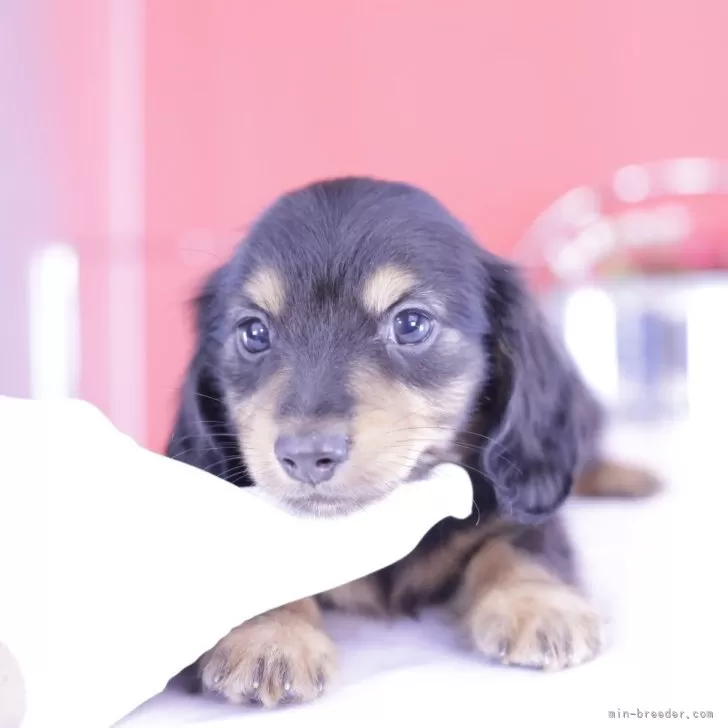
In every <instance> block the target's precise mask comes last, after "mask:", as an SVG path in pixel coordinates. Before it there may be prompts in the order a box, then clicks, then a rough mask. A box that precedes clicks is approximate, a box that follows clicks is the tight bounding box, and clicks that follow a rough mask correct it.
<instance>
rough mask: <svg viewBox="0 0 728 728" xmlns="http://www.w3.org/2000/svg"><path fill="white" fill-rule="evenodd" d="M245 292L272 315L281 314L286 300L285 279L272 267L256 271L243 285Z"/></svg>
mask: <svg viewBox="0 0 728 728" xmlns="http://www.w3.org/2000/svg"><path fill="white" fill-rule="evenodd" d="M243 290H244V291H245V294H246V295H247V296H248V298H250V300H251V301H252V302H253V303H254V304H255V305H256V306H259V307H260V308H262V309H263V310H264V311H266V312H267V313H269V314H270V315H271V316H280V315H281V314H282V313H283V308H284V306H285V302H286V287H285V284H284V283H283V279H282V278H281V277H280V275H278V273H277V272H276V271H274V270H273V269H272V268H262V269H261V270H259V271H256V272H255V273H254V274H253V276H252V277H251V278H250V280H248V281H247V282H246V283H245V286H244V287H243Z"/></svg>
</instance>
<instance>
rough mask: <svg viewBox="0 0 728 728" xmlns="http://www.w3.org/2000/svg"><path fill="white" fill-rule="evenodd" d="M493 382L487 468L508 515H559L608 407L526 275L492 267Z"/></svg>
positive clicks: (491, 263) (495, 263)
mask: <svg viewBox="0 0 728 728" xmlns="http://www.w3.org/2000/svg"><path fill="white" fill-rule="evenodd" d="M487 276H488V280H489V284H488V292H487V294H486V313H487V315H488V318H489V320H490V322H491V325H492V331H491V334H490V335H489V336H488V337H487V339H488V342H487V344H488V347H487V348H488V349H489V352H488V353H489V356H490V363H491V376H490V381H489V383H488V385H487V387H486V390H485V393H484V398H485V401H484V402H483V407H484V409H485V411H488V410H490V411H491V413H492V419H491V418H489V420H490V422H491V423H492V426H491V430H490V432H489V433H488V436H489V438H490V439H489V442H488V444H487V445H486V446H485V448H484V451H483V456H482V466H483V469H484V471H485V473H486V474H487V475H488V476H489V478H490V479H491V481H492V483H493V487H494V490H495V495H496V499H497V501H498V505H499V508H500V510H501V511H502V512H503V514H504V515H506V516H507V517H509V518H511V519H513V520H515V521H517V522H521V523H534V522H538V521H540V520H542V519H543V518H545V517H546V516H548V515H549V514H551V513H553V512H554V511H555V510H556V509H557V508H558V507H559V506H560V505H561V503H563V501H564V500H565V499H566V497H567V496H568V495H569V492H570V491H571V488H572V484H573V480H574V476H575V474H576V472H577V471H578V470H579V468H580V467H581V466H582V465H583V464H584V462H585V460H586V459H587V458H589V457H590V456H591V455H592V454H593V451H594V448H595V446H596V441H597V437H598V434H599V430H600V429H601V423H602V411H601V407H600V405H599V404H598V402H597V401H596V399H595V398H594V397H593V395H592V393H591V392H590V391H589V390H588V389H587V387H586V385H585V384H584V382H583V381H582V379H581V377H580V375H579V373H578V372H577V369H576V367H575V365H574V363H573V361H572V360H571V358H570V356H569V355H568V353H567V352H566V350H565V348H564V347H562V346H561V345H560V342H558V341H557V339H556V338H555V337H554V336H553V335H552V334H551V332H550V331H549V327H548V324H547V322H546V319H545V317H544V316H543V314H542V313H541V311H540V310H539V308H538V306H537V304H536V302H535V300H534V299H533V298H532V297H531V295H530V294H529V292H528V290H527V288H526V285H525V283H523V282H522V280H521V279H520V276H519V274H518V273H517V272H516V270H515V269H514V268H513V267H512V266H510V265H509V264H507V263H505V262H503V261H500V260H497V259H495V258H493V259H491V260H488V262H487Z"/></svg>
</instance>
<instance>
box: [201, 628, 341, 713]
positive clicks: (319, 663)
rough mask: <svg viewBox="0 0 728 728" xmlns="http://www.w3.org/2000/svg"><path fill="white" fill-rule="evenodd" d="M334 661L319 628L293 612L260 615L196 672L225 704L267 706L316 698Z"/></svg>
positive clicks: (218, 647) (235, 632)
mask: <svg viewBox="0 0 728 728" xmlns="http://www.w3.org/2000/svg"><path fill="white" fill-rule="evenodd" d="M335 662H336V651H335V647H334V645H333V643H332V641H331V640H330V639H329V637H328V635H326V633H325V632H324V631H323V630H322V629H320V628H319V627H316V626H314V625H311V624H310V623H309V622H307V621H305V620H302V619H298V618H296V617H295V616H288V617H287V618H285V619H284V620H281V619H280V618H271V617H267V616H261V617H256V618H255V619H252V620H250V621H249V622H246V623H245V624H243V625H241V626H240V627H238V628H237V629H235V630H233V631H232V632H231V633H230V634H228V635H227V637H224V638H223V639H222V640H221V641H220V642H219V643H218V644H217V645H216V646H215V647H214V648H213V649H212V650H211V651H210V652H209V653H208V654H207V655H205V656H204V657H203V658H202V660H201V663H200V676H201V680H202V684H203V686H204V687H205V688H206V689H207V690H209V691H212V692H215V693H217V694H219V695H222V696H223V697H224V698H225V699H226V700H228V701H229V702H231V703H236V704H240V703H250V704H262V705H263V706H265V707H267V708H272V707H275V706H276V705H283V704H288V703H296V702H305V701H308V700H312V699H314V698H317V697H318V696H320V695H321V694H322V693H323V691H324V687H325V685H326V683H327V681H328V680H329V679H330V678H331V676H332V674H333V671H334V668H335Z"/></svg>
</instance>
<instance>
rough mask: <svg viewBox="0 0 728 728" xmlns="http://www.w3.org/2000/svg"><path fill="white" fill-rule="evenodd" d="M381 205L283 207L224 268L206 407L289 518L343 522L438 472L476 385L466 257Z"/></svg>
mask: <svg viewBox="0 0 728 728" xmlns="http://www.w3.org/2000/svg"><path fill="white" fill-rule="evenodd" d="M383 192H386V194H384V193H383ZM392 192H393V190H392V187H391V186H390V187H389V188H388V189H386V190H384V191H383V190H382V189H381V188H380V187H379V186H377V185H373V184H369V183H367V182H365V181H362V182H359V183H357V184H349V185H346V184H343V185H342V183H333V182H332V183H324V184H320V185H317V186H315V187H312V188H308V189H306V190H302V191H298V192H294V193H292V194H291V195H288V196H287V197H285V198H283V199H282V200H281V201H279V202H278V203H277V204H276V205H275V206H274V207H273V208H271V209H270V210H269V211H268V212H267V213H266V214H265V215H264V217H263V218H262V219H261V220H260V221H259V222H258V223H257V224H256V226H255V227H254V228H253V230H252V231H251V234H250V236H249V238H248V240H247V241H246V242H245V243H244V244H243V246H242V247H241V248H240V250H239V251H238V254H237V255H236V257H235V258H234V259H233V261H232V262H231V263H230V264H229V265H228V266H227V271H228V274H227V276H226V278H225V284H224V291H223V298H224V307H223V311H224V316H223V317H222V318H223V321H222V322H221V323H220V324H219V330H218V332H217V333H218V336H219V341H220V342H221V345H220V351H219V380H220V389H221V394H222V397H223V400H224V402H225V405H226V409H227V411H228V413H229V419H230V420H231V422H232V425H233V428H234V430H235V437H236V439H237V443H238V446H239V448H240V451H241V453H242V456H243V460H244V463H245V466H246V468H247V471H248V474H249V475H250V476H251V478H252V480H253V481H254V483H255V485H256V486H257V487H258V488H260V489H261V491H264V492H265V493H266V494H267V495H269V496H270V497H271V498H273V499H275V500H276V501H277V502H279V503H281V504H282V505H284V506H286V507H287V508H289V509H291V510H294V511H297V512H308V513H314V514H318V515H335V514H342V513H346V512H348V511H351V510H352V509H356V508H357V507H359V506H361V505H363V504H366V503H367V502H369V501H372V500H375V499H377V498H379V497H381V496H383V495H384V494H386V493H387V492H389V491H390V490H391V489H393V488H395V487H396V486H397V485H398V484H400V483H402V482H404V481H407V480H409V479H412V478H414V477H418V476H420V475H421V474H423V473H424V471H425V470H426V469H427V468H429V467H431V466H432V465H433V464H434V463H437V462H440V461H443V460H449V459H452V458H453V457H454V455H453V449H454V446H455V444H456V440H457V433H458V432H459V431H460V430H461V429H462V428H463V427H464V426H465V424H466V423H467V420H468V418H469V416H470V414H471V412H472V409H473V406H474V402H475V399H476V395H477V393H478V392H479V391H480V390H481V389H482V387H483V383H484V380H485V378H486V376H487V362H486V361H485V354H484V349H483V337H484V335H485V334H487V333H488V321H487V317H486V315H485V313H484V310H483V301H484V293H483V286H484V281H483V278H484V276H483V271H482V269H481V264H480V259H479V249H478V247H477V246H476V245H475V244H474V243H473V242H472V241H471V240H470V238H469V236H468V235H467V234H466V233H465V232H464V231H463V230H461V229H460V228H459V227H458V225H457V223H455V221H453V220H452V219H451V218H450V217H449V216H448V215H447V214H446V213H445V212H444V211H443V210H442V209H441V208H440V207H439V206H438V205H437V203H435V202H434V200H431V198H429V197H426V196H423V195H421V194H413V193H411V192H410V191H409V189H408V188H406V187H401V188H397V187H395V188H394V192H395V194H392Z"/></svg>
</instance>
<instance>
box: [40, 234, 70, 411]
mask: <svg viewBox="0 0 728 728" xmlns="http://www.w3.org/2000/svg"><path fill="white" fill-rule="evenodd" d="M29 292H30V306H29V307H30V367H31V396H32V397H33V399H63V398H66V397H74V396H76V395H77V394H78V390H77V388H78V376H79V361H80V352H79V346H80V342H79V316H80V313H79V260H78V254H77V252H76V251H75V250H74V249H73V248H72V247H71V246H70V245H66V244H63V243H57V244H53V245H49V246H46V247H43V248H41V249H40V250H38V251H37V252H36V253H35V255H34V256H33V258H32V259H31V264H30V285H29Z"/></svg>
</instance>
